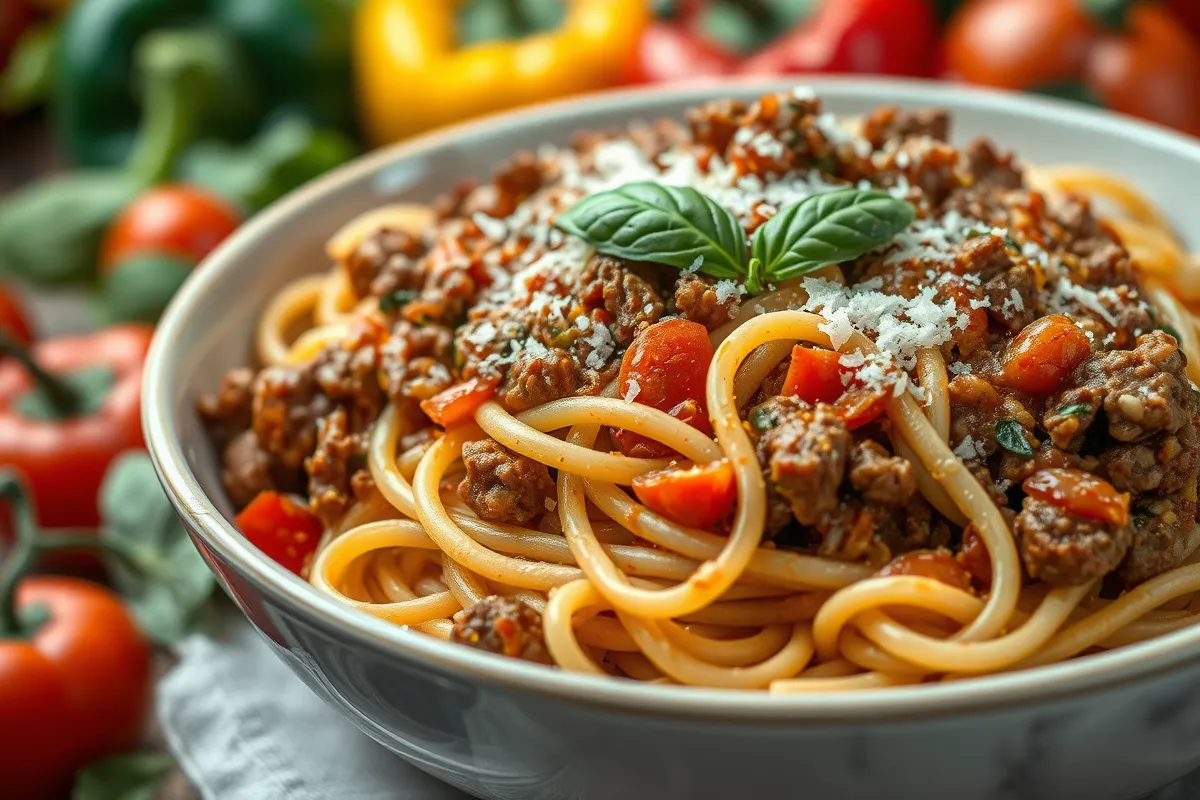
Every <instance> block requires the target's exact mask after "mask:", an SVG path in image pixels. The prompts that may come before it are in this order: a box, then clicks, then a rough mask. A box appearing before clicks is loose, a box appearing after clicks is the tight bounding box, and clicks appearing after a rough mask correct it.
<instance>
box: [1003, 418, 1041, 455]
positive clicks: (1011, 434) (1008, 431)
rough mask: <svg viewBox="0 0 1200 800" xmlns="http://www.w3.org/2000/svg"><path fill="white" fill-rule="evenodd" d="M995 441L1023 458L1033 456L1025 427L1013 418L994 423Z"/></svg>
mask: <svg viewBox="0 0 1200 800" xmlns="http://www.w3.org/2000/svg"><path fill="white" fill-rule="evenodd" d="M996 441H997V442H999V443H1000V446H1001V447H1003V448H1004V449H1005V450H1007V451H1008V452H1010V453H1016V454H1017V455H1019V456H1024V457H1025V458H1032V457H1033V448H1032V447H1030V445H1029V439H1027V438H1026V437H1025V429H1024V428H1023V427H1021V423H1019V422H1017V421H1016V420H1015V419H1002V420H1000V421H999V422H997V423H996Z"/></svg>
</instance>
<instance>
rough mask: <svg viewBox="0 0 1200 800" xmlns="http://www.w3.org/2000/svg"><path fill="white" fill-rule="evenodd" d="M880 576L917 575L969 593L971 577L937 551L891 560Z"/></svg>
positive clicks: (952, 559) (951, 558) (912, 554)
mask: <svg viewBox="0 0 1200 800" xmlns="http://www.w3.org/2000/svg"><path fill="white" fill-rule="evenodd" d="M877 574H878V575H880V576H885V575H917V576H920V577H922V578H932V579H933V580H935V581H941V582H942V583H944V584H946V585H947V586H953V587H954V588H956V589H962V590H963V591H970V589H971V575H970V574H969V573H968V572H967V571H966V570H965V569H963V568H962V567H961V566H959V563H958V562H957V561H955V560H954V556H952V555H950V554H949V553H947V552H943V551H938V550H915V551H913V552H911V553H905V554H904V555H902V556H898V557H897V558H894V559H892V561H891V563H889V564H888V565H887V566H885V567H884V568H883V569H881V570H879V572H878V573H877Z"/></svg>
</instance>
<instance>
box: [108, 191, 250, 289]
mask: <svg viewBox="0 0 1200 800" xmlns="http://www.w3.org/2000/svg"><path fill="white" fill-rule="evenodd" d="M240 224H241V216H240V215H239V214H238V212H237V210H236V209H235V208H233V206H231V205H230V204H229V203H227V202H226V201H225V200H223V199H221V198H219V197H217V196H216V195H213V194H211V193H209V192H207V191H205V190H203V189H199V188H196V187H194V186H186V185H183V184H174V185H168V186H159V187H156V188H154V189H150V190H149V191H147V192H146V193H145V194H143V195H141V196H140V197H138V198H137V199H135V200H134V201H133V202H132V203H130V204H129V205H128V206H126V207H125V209H124V210H123V211H122V212H121V213H120V214H119V215H118V216H117V218H116V220H114V221H113V223H112V226H111V227H110V228H109V229H108V234H107V235H106V236H105V239H104V244H103V246H102V247H101V250H100V269H101V271H102V272H109V271H111V270H113V269H115V268H116V267H117V266H119V265H120V264H121V263H122V262H124V261H126V260H127V259H129V258H132V257H134V256H139V255H149V254H159V255H173V256H177V257H179V258H182V259H185V260H188V261H190V262H191V263H193V264H199V263H200V262H201V261H202V260H203V259H204V257H205V256H207V255H208V254H209V253H211V252H212V251H213V249H214V248H215V247H216V246H217V245H219V244H220V243H221V242H222V241H224V239H225V238H226V237H227V236H229V234H231V233H233V232H234V231H235V230H237V228H238V225H240Z"/></svg>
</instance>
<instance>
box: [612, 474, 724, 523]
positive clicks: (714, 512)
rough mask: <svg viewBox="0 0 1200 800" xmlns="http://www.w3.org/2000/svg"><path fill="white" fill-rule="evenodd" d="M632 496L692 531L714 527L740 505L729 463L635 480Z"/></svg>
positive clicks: (641, 476) (650, 475)
mask: <svg viewBox="0 0 1200 800" xmlns="http://www.w3.org/2000/svg"><path fill="white" fill-rule="evenodd" d="M633 493H634V494H635V495H637V499H638V500H641V501H642V502H643V503H644V504H645V505H646V506H647V507H648V508H649V509H650V510H652V511H655V512H657V513H659V514H662V515H663V516H664V517H666V518H667V519H670V520H674V521H675V522H678V523H679V524H680V525H686V526H687V527H689V528H711V527H713V526H714V525H716V524H717V523H718V522H720V521H721V520H723V519H725V518H726V517H728V516H729V512H731V511H733V504H734V503H735V502H737V482H736V479H735V478H734V474H733V467H732V466H730V464H729V460H728V459H725V458H722V459H718V460H717V461H713V462H712V463H710V464H697V465H696V466H694V467H689V468H687V469H663V470H657V471H655V472H648V473H646V474H645V475H639V476H638V477H636V478H634V479H633Z"/></svg>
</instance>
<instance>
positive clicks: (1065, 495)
mask: <svg viewBox="0 0 1200 800" xmlns="http://www.w3.org/2000/svg"><path fill="white" fill-rule="evenodd" d="M1021 488H1022V489H1024V490H1025V494H1027V495H1029V496H1030V497H1036V498H1038V499H1039V500H1045V501H1046V502H1048V503H1053V504H1054V505H1056V506H1058V507H1059V508H1063V509H1066V510H1067V511H1070V512H1071V513H1072V514H1078V515H1079V516H1081V517H1087V518H1088V519H1098V520H1102V521H1104V522H1111V523H1112V524H1114V525H1124V524H1125V523H1126V522H1128V521H1129V495H1128V494H1126V493H1125V492H1118V491H1117V490H1116V489H1115V488H1113V485H1112V484H1111V483H1109V482H1108V481H1106V480H1104V479H1103V478H1097V477H1096V476H1095V475H1093V474H1091V473H1090V472H1084V471H1083V470H1079V469H1062V468H1060V467H1051V468H1050V469H1044V470H1041V471H1040V472H1035V473H1034V474H1033V475H1031V476H1029V477H1028V478H1026V479H1025V482H1024V483H1022V484H1021Z"/></svg>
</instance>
